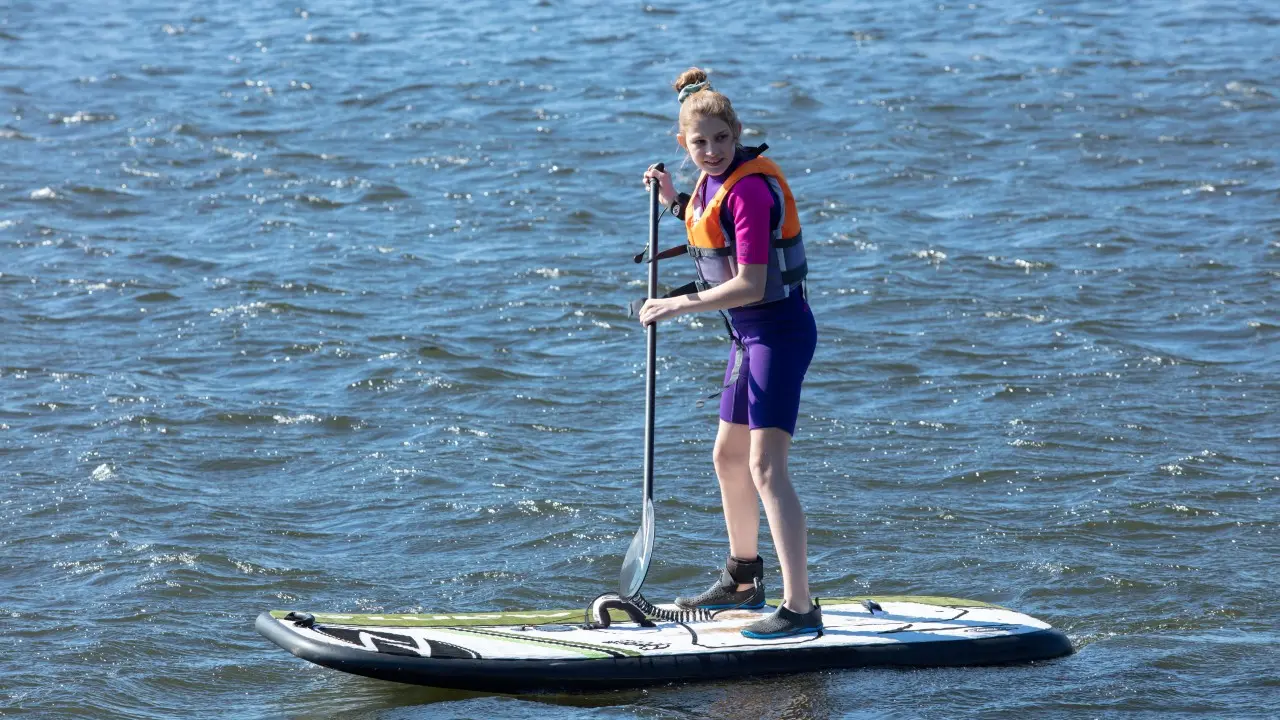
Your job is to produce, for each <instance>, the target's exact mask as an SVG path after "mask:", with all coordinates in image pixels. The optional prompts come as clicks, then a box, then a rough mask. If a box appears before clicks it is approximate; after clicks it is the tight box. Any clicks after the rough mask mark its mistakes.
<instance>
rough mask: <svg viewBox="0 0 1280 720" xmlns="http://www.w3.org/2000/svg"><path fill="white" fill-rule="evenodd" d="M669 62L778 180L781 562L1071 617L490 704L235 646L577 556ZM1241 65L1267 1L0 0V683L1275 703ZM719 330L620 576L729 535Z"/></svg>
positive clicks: (695, 376)
mask: <svg viewBox="0 0 1280 720" xmlns="http://www.w3.org/2000/svg"><path fill="white" fill-rule="evenodd" d="M690 64H698V65H703V66H707V67H710V68H711V69H712V70H713V79H714V81H715V83H716V84H717V86H718V87H719V89H721V90H723V91H724V92H726V93H727V94H729V95H730V96H731V97H732V98H733V99H734V101H735V103H736V105H737V107H738V110H739V113H740V115H741V116H742V118H743V120H744V123H745V125H746V128H747V135H748V136H747V138H746V141H748V142H751V143H756V142H762V141H763V142H768V143H769V145H770V146H771V148H772V149H771V150H770V156H771V157H773V158H774V159H775V160H776V161H777V162H779V163H780V164H781V165H782V167H783V168H784V169H785V170H786V171H787V172H788V175H789V177H790V179H791V184H792V187H793V189H794V190H795V192H796V194H797V196H798V202H799V206H800V212H801V220H802V222H803V223H804V225H805V235H806V239H807V240H808V245H809V253H810V266H811V268H812V270H811V286H810V293H811V301H812V305H813V307H814V312H815V315H816V316H817V319H818V325H819V332H820V336H821V338H820V344H819V348H818V353H817V356H816V358H815V361H814V364H813V366H812V368H811V370H810V374H809V378H808V381H807V384H806V394H805V397H804V400H803V403H802V407H801V419H800V427H799V429H798V430H797V433H796V441H795V450H794V454H793V458H792V471H793V474H794V477H795V481H796V483H797V485H798V487H799V489H800V493H801V498H802V500H803V502H804V503H805V505H806V508H807V510H808V513H809V525H810V528H811V536H810V548H811V565H812V572H813V578H812V585H813V588H814V590H815V592H817V593H818V594H820V595H828V596H831V595H849V594H855V593H857V594H860V593H881V594H890V593H927V594H945V595H956V596H961V597H972V598H977V599H981V600H987V601H991V602H997V603H1001V604H1005V605H1008V606H1010V607H1014V608H1017V609H1019V610H1022V611H1024V612H1027V613H1030V614H1032V615H1035V616H1037V617H1040V618H1043V619H1045V620H1047V621H1049V622H1051V623H1053V624H1054V625H1056V626H1058V627H1060V628H1062V629H1063V630H1065V631H1066V632H1067V633H1068V635H1069V636H1070V637H1071V638H1072V640H1073V641H1074V642H1075V643H1076V645H1077V647H1078V648H1079V653H1078V654H1076V655H1075V656H1073V657H1071V658H1067V659H1064V660H1060V661H1056V662H1052V663H1047V664H1043V665H1038V666H1031V667H1016V668H987V669H968V670H928V671H912V672H907V671H867V672H847V673H834V674H816V675H805V676H795V677H787V678H774V679H754V680H744V681H742V682H739V683H717V684H691V685H684V686H678V687H664V688H657V689H652V690H649V691H646V692H636V693H617V694H605V695H591V696H573V697H565V696H561V697H548V698H540V699H533V700H530V699H512V698H505V697H500V696H485V695H469V694H460V693H450V692H444V691H438V690H431V689H424V688H414V687H409V686H400V685H394V684H390V683H382V682H378V681H373V680H365V679H361V678H357V677H353V676H347V675H343V674H340V673H336V672H332V671H328V670H324V669H321V668H318V667H313V666H310V665H307V664H305V663H302V662H301V661H299V660H296V659H295V658H293V657H291V656H289V655H288V654H287V653H284V652H283V651H280V650H279V649H277V648H275V647H274V646H271V645H270V644H269V643H268V642H266V641H265V640H264V639H262V638H261V637H259V636H258V635H257V634H256V633H254V631H253V629H252V620H253V617H254V616H255V615H256V614H257V613H258V612H260V611H261V610H264V609H268V608H295V607H296V608H306V609H325V610H347V611H388V612H412V611H417V610H430V609H441V608H450V609H455V610H493V609H514V608H530V607H575V606H579V605H585V603H586V602H587V601H588V600H589V599H590V598H592V597H594V596H595V595H596V594H598V593H599V592H603V591H606V590H609V589H611V588H612V587H613V585H614V584H615V582H616V577H617V572H618V568H619V566H620V564H621V560H622V555H623V553H624V552H625V550H626V547H627V543H628V542H629V540H630V538H631V536H632V535H633V534H634V532H635V531H636V529H637V528H638V527H639V501H640V481H641V477H640V459H641V422H642V418H641V414H642V410H643V402H644V399H643V387H644V386H643V363H644V340H643V333H642V332H641V331H640V328H639V327H638V326H637V325H636V324H635V323H634V321H632V320H629V319H628V318H627V316H626V313H625V310H624V309H623V308H624V305H625V303H626V302H627V301H628V300H630V299H632V298H633V297H636V296H638V295H640V294H642V293H643V289H644V286H643V282H644V274H643V270H642V269H641V268H639V267H638V266H636V265H633V264H631V262H630V259H629V256H630V255H631V254H632V253H634V252H637V251H639V250H640V249H641V246H642V244H643V242H644V238H645V234H646V211H647V200H646V196H645V194H644V191H643V188H642V186H641V184H640V181H639V177H640V173H641V172H642V171H643V169H644V168H645V167H646V166H647V165H648V164H650V163H652V162H656V161H659V160H662V161H665V162H667V163H668V164H669V165H672V166H677V167H678V166H680V165H681V163H680V155H679V154H678V152H677V148H676V145H675V140H674V137H673V131H674V118H675V114H676V109H677V105H676V102H675V95H674V93H673V92H672V91H671V90H670V88H669V83H670V81H671V80H672V79H673V78H674V77H675V75H676V74H677V73H678V72H679V71H681V70H683V69H684V68H685V67H687V66H688V65H690ZM1277 68H1280V9H1278V8H1277V7H1276V6H1275V5H1274V4H1273V3H1270V2H1263V1H1262V0H1242V1H1241V2H1230V3H1228V2H1179V3H1173V2H1154V1H1141V2H1131V3H1125V4H1120V5H1117V4H1114V3H1103V2H1099V1H1098V0H1061V1H1052V2H1046V3H1041V4H1040V5H1039V6H1035V5H1028V4H1023V3H1014V2H1005V1H997V2H988V3H978V4H955V5H952V4H938V3H936V2H931V3H921V2H906V3H902V2H886V1H884V0H874V1H873V2H867V3H861V4H856V5H853V4H846V3H835V2H827V3H822V2H819V3H805V4H779V3H763V2H743V3H737V4H735V5H734V10H733V12H732V13H730V12H728V11H725V10H722V9H716V8H713V7H711V6H707V7H702V6H693V5H689V4H687V3H686V4H674V3H673V4H664V5H646V4H642V3H635V4H621V5H618V4H605V3H598V4H597V3H587V2H581V1H580V0H579V1H572V0H542V1H540V2H521V3H516V4H508V3H500V2H473V3H467V4H464V5H457V6H451V7H446V6H445V5H443V4H440V3H423V2H418V3H399V4H395V5H392V6H387V7H383V8H370V7H369V6H367V5H365V4H361V3H352V2H341V1H338V2H331V3H326V4H323V5H318V6H314V7H310V6H308V7H303V6H299V5H296V4H295V3H269V2H259V1H257V0H249V2H234V3H233V2H221V1H217V0H215V1H214V2H204V3H177V4H168V5H160V4H154V3H130V2H111V1H108V2H105V3H97V4H92V5H84V4H77V3H67V2H52V3H34V2H25V1H23V0H8V1H7V2H4V3H3V4H0V303H2V307H3V310H4V311H3V313H0V478H3V480H2V482H0V634H2V635H3V642H0V714H3V715H13V716H31V717H139V718H171V717H198V716H207V715H211V714H212V715H217V716H221V717H232V718H255V717H366V718H396V719H400V718H424V717H493V716H511V717H528V718H534V717H538V718H541V717H547V716H563V717H637V716H638V717H663V718H666V717H676V718H698V717H707V716H715V717H786V718H800V717H849V718H873V717H875V718H878V717H956V716H978V717H1028V716H1034V717H1121V716H1123V717H1156V716H1159V717H1161V718H1164V717H1191V716H1200V715H1205V716H1213V717H1223V716H1251V717H1271V716H1275V715H1277V714H1280V680H1278V679H1277V678H1278V677H1280V660H1278V659H1277V658H1278V657H1280V655H1278V654H1277V653H1276V650H1275V647H1274V645H1275V643H1276V642H1278V641H1280V634H1278V633H1277V630H1276V628H1277V622H1278V621H1280V613H1277V611H1276V609H1275V605H1274V598H1275V587H1276V585H1275V577H1276V576H1277V573H1280V559H1278V558H1280V552H1278V551H1280V542H1278V541H1277V533H1276V523H1277V520H1278V518H1280V501H1278V492H1277V490H1278V488H1280V429H1278V428H1280V422H1278V419H1280V414H1278V412H1277V410H1278V408H1280V380H1278V379H1277V377H1278V373H1280V361H1277V356H1278V355H1280V312H1278V311H1277V303H1278V302H1280V293H1278V292H1277V290H1278V289H1280V211H1278V210H1277V208H1278V207H1280V206H1278V205H1277V198H1278V197H1280V174H1278V172H1277V162H1278V161H1280V150H1277V142H1276V138H1277V135H1276V128H1277V127H1280V101H1278V100H1277V94H1280V71H1278V70H1277ZM692 179H693V176H692V167H691V165H689V164H687V163H685V164H684V165H683V170H682V171H681V174H680V181H681V182H682V183H683V184H684V185H685V186H686V187H687V186H688V184H689V183H691V181H692ZM663 233H664V237H663V240H664V242H667V241H670V242H671V243H675V242H677V241H678V240H679V228H678V226H677V225H676V224H675V223H670V224H668V225H665V226H664V229H663ZM662 272H663V277H664V280H665V281H667V282H669V283H670V284H671V285H675V284H679V283H682V282H684V281H685V280H686V279H687V277H688V268H687V267H685V265H684V264H683V263H681V262H670V263H667V264H665V265H664V266H663V270H662ZM725 342H726V341H725V339H724V337H723V331H722V329H721V326H720V324H719V320H718V318H716V317H715V316H714V315H712V316H703V317H689V316H686V317H682V318H680V319H679V320H678V321H676V322H674V323H671V324H669V325H666V326H664V327H663V328H662V329H661V331H660V349H659V351H660V374H659V403H660V405H659V412H658V423H659V426H658V431H657V437H658V462H657V477H656V497H657V503H658V505H657V517H658V544H657V551H656V560H655V562H654V567H653V570H652V572H651V574H650V578H649V582H648V584H647V585H646V594H648V595H649V596H650V597H651V598H653V599H669V598H670V597H671V596H673V595H675V594H677V593H679V592H685V591H688V590H690V589H692V588H696V587H699V586H702V585H704V584H705V583H706V582H707V581H708V571H709V570H710V569H711V568H712V567H713V566H714V565H715V564H716V563H717V562H719V561H720V559H721V557H722V556H723V553H724V550H725V542H724V538H723V532H724V531H723V521H722V519H721V517H720V514H719V495H718V491H717V488H716V484H715V480H714V476H713V474H712V470H711V462H710V451H711V443H712V439H713V437H714V430H715V417H714V411H713V410H710V409H706V410H699V409H696V408H695V407H694V402H695V400H696V399H697V398H698V397H699V396H700V395H701V394H705V393H707V392H709V391H710V390H712V389H713V387H714V385H715V384H716V382H717V380H718V378H719V377H720V373H721V372H722V362H723V358H724V356H725V354H726V347H725V344H724V343H725ZM771 553H772V551H771V549H770V548H769V547H768V546H766V550H765V555H766V559H767V560H770V561H772V554H771Z"/></svg>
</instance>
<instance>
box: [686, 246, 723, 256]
mask: <svg viewBox="0 0 1280 720" xmlns="http://www.w3.org/2000/svg"><path fill="white" fill-rule="evenodd" d="M685 250H686V251H688V253H689V256H690V257H692V258H695V259H696V258H709V257H730V256H731V255H733V253H734V249H733V247H732V246H730V245H726V246H725V247H718V248H708V247H698V246H697V245H686V246H685Z"/></svg>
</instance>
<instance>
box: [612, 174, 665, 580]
mask: <svg viewBox="0 0 1280 720" xmlns="http://www.w3.org/2000/svg"><path fill="white" fill-rule="evenodd" d="M655 167H656V169H657V170H662V163H658V164H657V165H656V166H655ZM658 208H659V204H658V183H657V181H656V180H651V181H649V248H648V251H647V252H648V255H649V294H648V297H649V298H655V297H657V296H658V260H657V258H655V257H654V253H656V252H657V249H658V218H659V217H660V215H659V210H658ZM647 330H648V333H647V345H648V357H647V358H646V360H645V368H644V392H645V398H644V514H643V515H642V517H641V520H640V529H639V530H638V531H636V536H635V537H634V538H632V539H631V547H629V548H627V557H626V558H625V559H623V561H622V573H621V575H620V576H619V577H618V595H620V596H622V597H624V598H626V599H632V598H635V597H637V596H639V595H640V586H641V585H643V584H644V578H645V575H647V574H648V572H649V559H650V558H651V557H652V556H653V415H654V402H653V395H654V386H655V384H656V383H655V381H654V378H655V375H656V374H657V369H656V365H657V358H658V325H657V323H654V324H652V325H650V326H649V327H648V328H647Z"/></svg>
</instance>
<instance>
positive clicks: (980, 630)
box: [256, 164, 1072, 693]
mask: <svg viewBox="0 0 1280 720" xmlns="http://www.w3.org/2000/svg"><path fill="white" fill-rule="evenodd" d="M656 167H657V169H659V170H661V169H662V166H661V164H659V165H657V166H656ZM658 208H659V205H658V187H657V183H656V182H651V183H650V188H649V244H648V246H647V247H646V249H645V254H647V255H648V262H649V292H648V297H649V298H654V297H657V285H658V279H657V278H658V274H657V273H658V271H657V259H658V256H657V255H655V250H656V247H657V238H658V219H659V210H658ZM645 254H641V255H637V256H636V261H637V262H640V261H641V260H643V259H644V255H645ZM656 330H657V328H656V326H655V325H649V327H648V328H647V333H646V334H647V345H648V348H647V349H648V358H647V361H646V368H645V391H646V402H645V438H644V439H645V443H644V444H645V455H644V486H643V487H644V496H643V500H644V505H643V513H642V516H641V517H642V520H641V525H640V530H639V531H638V532H637V533H636V536H635V538H634V539H633V540H632V541H631V545H630V547H629V548H628V550H627V555H626V557H625V558H624V560H623V563H622V572H621V573H620V575H619V578H618V588H619V592H618V594H613V593H610V594H607V595H601V596H600V597H598V598H596V600H595V601H594V602H592V604H591V606H590V607H589V608H587V610H586V612H585V613H584V612H583V611H581V610H551V611H538V610H531V611H528V612H506V613H463V614H454V613H448V614H445V613H440V614H425V615H398V614H397V615H343V614H336V613H310V612H298V611H287V610H272V611H270V612H264V613H262V614H261V615H259V616H258V620H257V623H256V626H257V629H258V631H259V632H261V633H262V634H263V635H265V636H266V637H267V638H268V639H270V640H271V641H272V642H274V643H275V644H277V645H279V646H280V647H282V648H284V649H286V650H288V651H289V652H291V653H293V654H294V655H297V656H298V657H300V658H302V659H303V660H309V661H311V662H313V663H316V664H317V665H323V666H325V667H330V668H333V669H335V670H341V671H343V672H349V673H355V674H357V675H366V676H368V677H373V678H379V679H382V680H393V681H396V682H403V683H412V684H416V685H432V686H435V687H443V688H457V689H462V690H481V691H487V692H505V693H518V692H537V691H544V692H545V691H556V690H603V689H610V688H630V687H640V686H643V685H655V684H660V683H666V682H673V681H687V680H711V679H716V678H730V677H734V678H736V677H742V676H744V675H766V674H778V673H793V672H803V671H807V670H830V669H836V668H856V667H929V666H947V665H952V666H954V665H997V664H1004V663H1020V662H1030V661H1033V660H1047V659H1050V658H1056V657H1060V656H1063V655H1069V654H1071V652H1072V648H1071V642H1070V641H1069V640H1067V637H1066V636H1065V635H1063V634H1062V633H1061V632H1059V631H1057V630H1054V629H1053V628H1051V627H1049V626H1048V625H1046V624H1045V623H1043V622H1041V621H1039V620H1036V619H1035V618H1032V617H1028V616H1026V615H1023V614H1021V613H1016V612H1013V611H1012V610H1006V609H1005V608H1001V607H996V606H995V605H989V604H987V603H982V602H976V601H972V600H957V599H954V598H936V597H881V598H878V600H875V599H870V598H836V599H828V600H827V601H826V602H823V603H822V610H823V613H822V618H823V623H824V626H825V627H824V628H823V630H822V631H820V632H813V633H809V634H805V635H794V636H791V637H786V638H777V639H773V640H753V639H750V638H747V637H744V636H743V635H742V630H743V628H745V627H746V626H748V625H750V624H751V623H753V622H756V621H757V620H760V619H762V618H764V617H766V616H767V615H768V614H769V613H771V612H773V607H767V608H764V609H761V610H725V611H719V612H710V611H707V610H682V609H680V608H677V607H675V606H671V605H667V606H656V607H655V606H653V605H650V604H649V602H648V601H646V600H645V599H644V596H643V595H641V594H640V587H641V586H642V585H643V584H644V580H645V575H646V574H647V573H648V570H649V561H650V559H651V558H652V556H653V543H654V517H653V429H654V375H655V370H654V368H655V365H656V362H655V357H656V348H657V334H656Z"/></svg>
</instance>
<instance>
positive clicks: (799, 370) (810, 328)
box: [720, 293, 818, 435]
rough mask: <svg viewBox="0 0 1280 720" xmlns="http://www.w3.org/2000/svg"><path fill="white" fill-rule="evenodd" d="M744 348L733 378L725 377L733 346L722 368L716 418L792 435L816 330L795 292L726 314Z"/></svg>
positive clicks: (735, 351) (733, 354)
mask: <svg viewBox="0 0 1280 720" xmlns="http://www.w3.org/2000/svg"><path fill="white" fill-rule="evenodd" d="M729 316H730V318H731V319H732V321H733V329H734V332H736V333H737V335H738V337H739V338H740V339H741V341H742V344H743V345H744V346H745V350H744V351H743V353H742V366H741V367H740V368H739V370H738V379H737V381H736V382H734V383H733V385H729V380H730V378H731V376H732V375H733V366H734V362H735V360H736V356H737V354H738V346H737V344H736V343H735V344H733V345H732V346H731V347H732V351H731V352H730V355H729V366H728V367H727V368H726V369H725V373H724V382H725V388H724V393H723V394H722V395H721V396H720V419H721V420H724V421H725V422H729V423H735V424H738V425H747V426H748V427H750V428H751V429H752V430H755V429H756V428H767V427H776V428H781V429H783V430H785V431H787V434H788V435H793V434H795V431H796V419H797V417H798V416H799V414H800V386H801V384H802V383H804V374H805V372H806V371H808V369H809V362H810V361H811V360H813V351H814V348H815V347H816V346H817V344H818V329H817V326H816V325H815V324H814V321H813V313H812V312H811V311H810V310H809V304H808V303H807V302H805V301H804V298H803V297H802V296H801V295H800V293H795V294H793V295H792V296H791V297H789V298H786V299H784V300H779V301H777V302H772V303H769V304H768V305H763V306H760V307H758V308H739V309H735V310H731V311H730V313H729Z"/></svg>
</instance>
